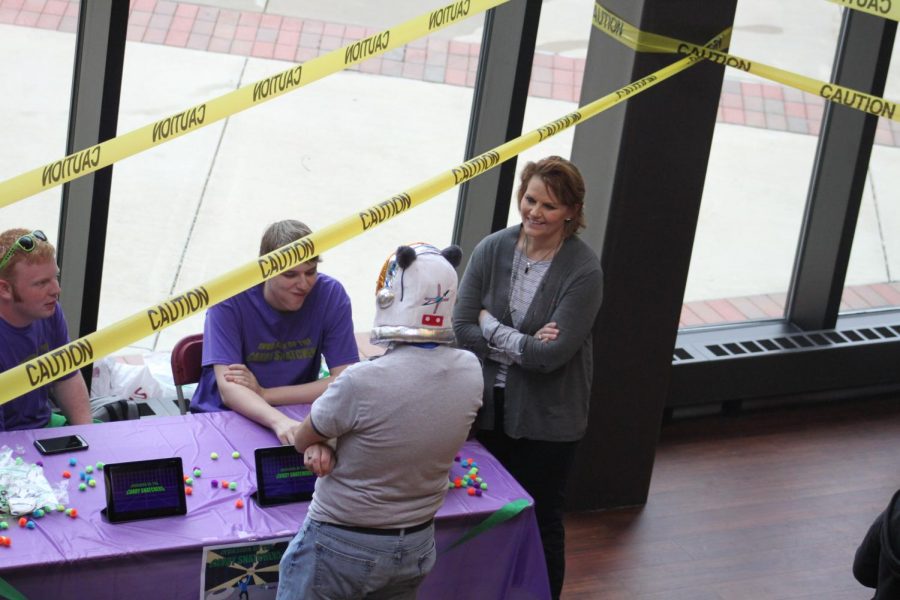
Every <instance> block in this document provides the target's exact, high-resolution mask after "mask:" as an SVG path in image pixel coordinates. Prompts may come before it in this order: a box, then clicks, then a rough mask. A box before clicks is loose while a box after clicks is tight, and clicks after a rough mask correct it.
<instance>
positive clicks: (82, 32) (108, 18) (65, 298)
mask: <svg viewBox="0 0 900 600" xmlns="http://www.w3.org/2000/svg"><path fill="white" fill-rule="evenodd" d="M128 5H129V3H128V2H127V1H119V0H84V1H83V2H82V3H81V9H80V11H79V15H78V34H77V38H76V50H75V67H74V76H73V82H72V103H71V108H70V113H69V136H68V141H67V143H66V153H67V154H71V153H74V152H77V151H78V150H81V149H83V148H87V147H89V146H93V145H94V144H97V143H98V142H102V141H105V140H108V139H110V138H113V137H115V136H116V123H117V121H118V118H119V92H120V88H121V85H122V64H123V61H124V58H125V34H126V31H127V27H128ZM111 183H112V166H109V167H106V168H105V169H101V170H99V171H97V172H95V173H93V174H91V175H87V176H85V177H82V178H80V179H76V180H75V181H72V182H69V183H67V184H65V185H64V186H63V192H62V193H63V198H62V209H61V215H60V225H59V244H58V246H59V266H60V270H61V272H62V295H61V303H62V306H63V310H64V311H65V313H66V319H67V320H68V322H69V335H71V336H72V337H73V338H75V337H81V336H83V335H86V334H88V333H92V332H93V331H96V329H97V313H98V310H99V305H100V281H101V276H102V273H103V253H104V250H105V247H106V220H107V215H108V213H109V190H110V185H111ZM85 373H86V376H87V377H88V380H90V367H87V368H86V369H85Z"/></svg>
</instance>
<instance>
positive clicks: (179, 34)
mask: <svg viewBox="0 0 900 600" xmlns="http://www.w3.org/2000/svg"><path fill="white" fill-rule="evenodd" d="M0 23H5V24H11V25H18V26H22V27H36V28H41V29H50V30H56V31H63V32H70V33H73V32H75V30H76V28H77V23H78V0H0ZM378 31H379V30H377V29H373V28H368V27H363V26H356V25H345V24H338V23H326V22H323V21H317V20H312V19H300V18H296V17H290V16H281V15H275V14H270V13H260V12H254V11H238V10H229V9H223V8H216V7H210V6H203V5H197V4H191V3H188V2H175V1H172V0H132V2H131V14H130V16H129V20H128V40H129V41H134V42H143V43H149V44H163V45H167V46H176V47H181V48H189V49H193V50H201V51H207V52H220V53H225V54H234V55H240V56H250V57H255V58H267V59H274V60H283V61H287V62H304V61H307V60H309V59H311V58H315V57H316V56H319V55H320V54H324V53H325V52H328V51H330V50H334V49H336V48H340V47H342V46H345V45H347V44H349V43H352V42H354V41H356V40H359V39H363V38H365V37H368V36H370V35H372V34H374V33H377V32H378ZM479 50H480V45H479V44H474V43H464V42H458V41H452V40H441V39H429V38H425V39H420V40H416V41H414V42H411V43H410V44H408V45H407V46H405V47H403V48H397V49H395V50H391V51H390V52H387V53H385V54H383V55H381V56H379V57H376V58H372V59H370V60H367V61H365V62H363V63H361V64H359V65H355V66H354V67H352V69H353V70H357V71H360V72H362V73H370V74H377V75H386V76H390V77H403V78H407V79H417V80H421V81H427V82H433V83H445V84H449V85H458V86H469V87H471V86H473V85H474V83H475V73H476V70H477V68H478V56H479ZM584 62H585V61H584V59H579V58H571V57H566V56H562V55H558V54H550V53H545V52H538V53H536V54H535V57H534V63H533V66H532V73H531V83H530V86H529V90H528V93H529V95H530V96H534V97H538V98H552V99H555V100H564V101H567V102H578V101H579V98H580V94H581V80H582V78H583V75H584ZM824 105H825V101H824V100H823V99H822V98H820V97H818V96H813V95H811V94H806V93H805V92H801V91H798V90H795V89H793V88H789V87H785V86H782V85H780V84H774V83H767V82H748V81H742V80H738V79H734V78H730V77H728V76H727V74H726V77H725V80H724V83H723V87H722V94H721V97H720V99H719V108H718V113H717V120H718V122H722V123H729V124H733V125H743V126H748V127H758V128H763V129H771V130H778V131H788V132H792V133H797V134H807V135H818V133H819V128H820V125H821V119H822V113H823V111H824ZM875 143H876V144H881V145H886V146H900V123H894V122H892V121H890V120H888V119H883V118H881V119H879V120H878V127H877V129H876V133H875ZM784 304H785V294H763V295H757V296H749V297H741V298H722V299H716V300H706V301H694V302H686V303H685V304H684V306H683V308H682V311H681V319H680V322H679V324H680V326H681V327H694V326H701V325H709V324H719V323H727V322H736V321H745V320H751V319H760V318H779V317H781V316H782V315H783V314H784ZM898 305H900V284H895V283H880V284H874V285H868V286H847V287H846V288H845V290H844V294H843V301H842V303H841V309H842V310H860V309H870V308H880V307H887V306H898Z"/></svg>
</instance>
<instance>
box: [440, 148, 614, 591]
mask: <svg viewBox="0 0 900 600" xmlns="http://www.w3.org/2000/svg"><path fill="white" fill-rule="evenodd" d="M518 199H519V212H520V214H521V218H522V224H521V225H516V226H513V227H510V228H508V229H504V230H502V231H498V232H496V233H493V234H491V235H489V236H488V237H486V238H485V239H483V240H482V241H481V242H480V243H479V244H478V246H477V247H476V248H475V250H474V252H473V253H472V257H471V259H470V261H469V265H468V267H467V268H466V272H465V274H464V275H463V279H462V282H461V283H460V286H459V295H458V298H457V304H456V308H455V310H454V312H453V328H454V330H455V332H456V338H457V342H458V343H459V345H460V346H461V347H463V348H467V349H469V350H471V351H472V352H474V353H475V354H477V355H478V356H479V357H481V359H482V364H483V371H484V390H485V392H484V394H485V395H484V404H483V407H482V410H481V412H480V413H479V416H478V419H477V421H476V425H477V427H478V433H477V437H478V439H479V441H481V442H482V443H483V444H484V445H485V446H486V447H487V448H488V450H490V451H491V453H493V454H494V456H496V457H497V458H498V459H499V460H500V461H501V462H502V463H503V465H504V466H505V467H506V468H507V470H508V471H509V472H510V473H511V474H512V475H513V476H514V477H515V478H516V479H517V480H518V481H519V482H520V483H521V484H522V486H523V487H524V488H525V489H526V490H527V491H528V493H529V494H531V495H532V497H534V500H535V514H536V516H537V520H538V525H539V527H540V530H541V540H542V542H543V545H544V554H545V557H546V560H547V570H548V574H549V576H550V588H551V593H552V595H553V597H554V598H558V597H559V593H560V591H561V590H562V583H563V576H564V573H565V532H564V530H563V505H564V499H565V498H564V491H565V486H566V480H567V478H568V475H569V472H570V470H571V466H572V462H573V460H574V457H575V447H576V445H577V443H578V440H580V439H581V438H582V437H583V436H584V432H585V429H586V427H587V414H588V404H589V400H590V386H591V378H592V374H593V363H592V336H591V329H592V328H593V325H594V320H595V318H596V316H597V312H598V311H599V309H600V302H601V299H602V295H603V273H602V271H601V268H600V260H599V259H598V258H597V255H596V254H595V253H594V251H593V250H592V249H591V248H590V247H588V245H587V244H585V243H584V242H582V241H581V240H580V239H579V238H578V236H577V235H576V233H577V232H578V231H579V230H580V229H581V228H583V227H584V226H585V222H584V214H583V206H584V181H583V179H582V178H581V174H580V173H579V172H578V169H577V168H576V167H575V165H573V164H572V163H571V162H569V161H567V160H565V159H563V158H560V157H558V156H550V157H547V158H544V159H542V160H540V161H538V162H536V163H528V164H527V165H526V166H525V168H524V169H523V171H522V174H521V183H520V186H519V190H518Z"/></svg>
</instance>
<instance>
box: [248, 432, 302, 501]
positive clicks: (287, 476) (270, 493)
mask: <svg viewBox="0 0 900 600" xmlns="http://www.w3.org/2000/svg"><path fill="white" fill-rule="evenodd" d="M254 454H255V459H256V487H257V494H256V500H257V502H258V503H259V504H260V505H262V506H268V505H271V504H282V503H285V502H300V501H304V500H309V499H310V498H312V493H313V490H314V489H315V487H316V476H315V474H313V472H312V471H310V470H309V469H307V468H306V466H305V465H304V464H303V457H302V456H301V455H300V454H298V453H297V450H295V449H294V447H293V446H277V447H274V448H257V449H256V452H255V453H254Z"/></svg>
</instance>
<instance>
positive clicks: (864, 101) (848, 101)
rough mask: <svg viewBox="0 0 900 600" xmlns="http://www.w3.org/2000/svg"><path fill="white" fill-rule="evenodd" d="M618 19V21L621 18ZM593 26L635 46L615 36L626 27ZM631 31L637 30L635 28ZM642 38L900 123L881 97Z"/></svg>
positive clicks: (893, 105) (703, 50)
mask: <svg viewBox="0 0 900 600" xmlns="http://www.w3.org/2000/svg"><path fill="white" fill-rule="evenodd" d="M898 1H900V0H898ZM597 8H599V9H601V10H602V11H603V12H605V13H607V14H609V15H612V13H610V12H609V11H607V10H606V9H605V8H603V7H602V6H600V4H599V3H597V4H596V7H595V15H596V14H597ZM613 17H615V15H613ZM615 18H616V19H619V17H615ZM619 20H621V19H619ZM594 26H595V27H597V28H598V29H599V30H600V31H602V32H603V33H606V34H607V35H609V36H610V37H612V38H614V39H617V40H619V41H621V42H622V43H623V44H626V45H628V46H632V43H633V42H632V41H631V40H632V39H633V37H634V34H633V33H630V34H629V36H628V38H629V39H628V40H626V39H625V38H626V36H625V35H620V34H618V33H616V30H617V29H621V30H622V31H624V25H623V26H622V27H614V28H610V27H609V26H605V27H601V26H599V25H598V24H597V18H596V17H595V18H594ZM632 29H634V28H633V27H632ZM634 31H638V30H634ZM641 35H642V36H649V35H653V37H652V38H647V37H644V38H643V39H645V40H647V39H652V40H653V47H654V48H655V49H654V50H653V51H654V52H659V51H660V50H661V49H663V48H664V47H665V46H668V47H669V48H670V50H669V51H670V52H675V53H679V54H688V55H690V56H698V57H700V58H704V59H706V60H709V61H712V62H715V63H719V64H722V65H725V66H728V67H732V68H735V69H740V70H741V71H746V72H747V73H753V74H754V75H758V76H759V77H763V78H765V79H769V80H771V81H777V82H778V83H782V84H784V85H786V86H789V87H792V88H796V89H798V90H802V91H804V92H807V93H810V94H813V95H815V96H820V97H822V98H825V99H826V100H828V101H830V102H835V103H837V104H842V105H844V106H848V107H850V108H855V109H856V110H861V111H863V112H867V113H869V114H871V115H875V116H877V117H885V118H887V119H891V120H893V121H898V122H900V113H898V112H897V104H896V103H895V102H891V101H890V100H885V99H884V98H879V97H878V96H873V95H872V94H867V93H865V92H860V91H858V90H854V89H853V88H848V87H845V86H842V85H838V84H836V83H828V82H825V81H820V80H818V79H813V78H812V77H806V76H805V75H798V74H797V73H792V72H790V71H785V70H784V69H779V68H777V67H772V66H769V65H765V64H762V63H759V62H753V61H750V60H747V59H746V58H741V57H740V56H734V55H732V54H728V53H725V52H720V51H718V50H715V49H713V48H710V47H708V46H707V47H704V46H698V45H696V44H692V43H690V42H684V41H681V40H676V39H673V38H667V37H665V36H661V35H655V34H646V33H641Z"/></svg>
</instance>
